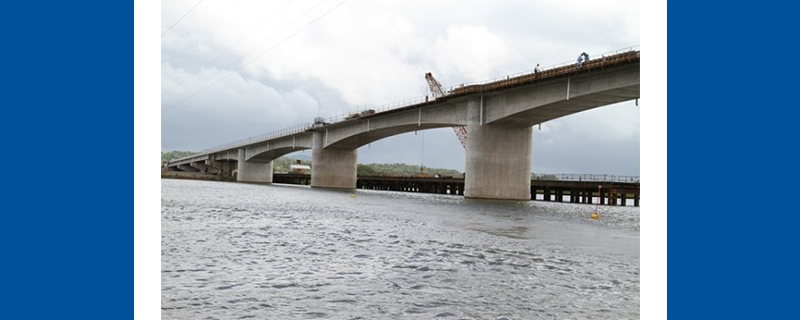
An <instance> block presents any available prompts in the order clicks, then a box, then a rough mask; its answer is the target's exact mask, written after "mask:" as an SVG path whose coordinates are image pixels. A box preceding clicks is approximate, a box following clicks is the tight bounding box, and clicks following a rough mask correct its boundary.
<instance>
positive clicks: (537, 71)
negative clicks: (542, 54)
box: [533, 63, 542, 73]
mask: <svg viewBox="0 0 800 320" xmlns="http://www.w3.org/2000/svg"><path fill="white" fill-rule="evenodd" d="M539 72H542V69H541V68H539V64H538V63H537V64H536V68H533V73H539Z"/></svg>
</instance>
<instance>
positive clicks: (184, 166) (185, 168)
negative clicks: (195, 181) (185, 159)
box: [178, 164, 200, 172]
mask: <svg viewBox="0 0 800 320" xmlns="http://www.w3.org/2000/svg"><path fill="white" fill-rule="evenodd" d="M178 169H179V170H181V171H185V172H198V171H200V170H197V168H195V167H192V166H190V165H188V164H182V165H179V166H178Z"/></svg>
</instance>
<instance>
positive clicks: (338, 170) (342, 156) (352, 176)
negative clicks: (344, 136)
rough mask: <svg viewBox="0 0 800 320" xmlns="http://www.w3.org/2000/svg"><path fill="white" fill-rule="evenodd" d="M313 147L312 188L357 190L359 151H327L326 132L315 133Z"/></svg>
mask: <svg viewBox="0 0 800 320" xmlns="http://www.w3.org/2000/svg"><path fill="white" fill-rule="evenodd" d="M312 146H313V148H312V150H313V154H312V155H311V186H312V187H318V188H339V189H355V188H356V172H357V171H356V169H357V164H356V161H357V158H358V150H346V149H344V150H337V149H325V148H324V146H325V132H314V137H313V142H312Z"/></svg>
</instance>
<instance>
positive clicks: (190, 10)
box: [161, 0, 203, 38]
mask: <svg viewBox="0 0 800 320" xmlns="http://www.w3.org/2000/svg"><path fill="white" fill-rule="evenodd" d="M200 2H203V0H200V1H197V3H195V4H194V6H192V8H191V9H189V11H186V13H184V14H183V15H182V16H181V17H180V19H178V21H175V23H173V24H172V26H170V27H169V29H167V31H164V33H162V34H161V37H162V38H163V37H164V35H165V34H167V32H169V31H170V30H172V28H174V27H175V26H176V25H177V24H178V22H181V20H183V18H185V17H186V16H187V15H188V14H189V12H192V10H194V8H197V5H199V4H200Z"/></svg>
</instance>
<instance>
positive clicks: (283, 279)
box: [161, 180, 639, 320]
mask: <svg viewBox="0 0 800 320" xmlns="http://www.w3.org/2000/svg"><path fill="white" fill-rule="evenodd" d="M161 198H162V200H161V201H162V202H161V208H162V209H161V210H162V212H161V216H162V220H161V239H162V242H161V250H162V251H161V268H162V269H161V270H162V271H161V308H162V312H161V314H162V318H163V319H247V318H254V319H514V320H517V319H590V318H591V319H628V318H638V317H639V209H638V208H632V207H602V206H601V207H600V214H601V216H602V218H601V220H599V221H593V220H591V219H589V215H590V214H591V212H592V210H593V209H594V206H591V205H582V204H568V203H545V202H528V203H509V202H487V201H470V200H465V199H464V198H462V197H458V196H447V195H432V194H416V193H399V192H387V191H365V190H358V191H356V192H355V196H352V195H351V194H350V193H349V192H337V191H330V190H319V189H310V188H307V187H301V186H286V185H274V186H262V185H248V184H237V183H225V182H208V181H188V180H162V182H161Z"/></svg>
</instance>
